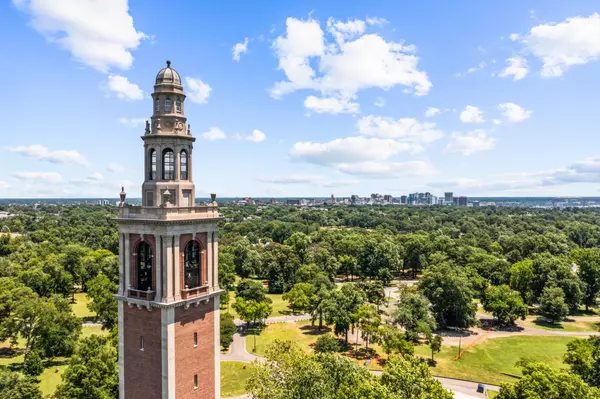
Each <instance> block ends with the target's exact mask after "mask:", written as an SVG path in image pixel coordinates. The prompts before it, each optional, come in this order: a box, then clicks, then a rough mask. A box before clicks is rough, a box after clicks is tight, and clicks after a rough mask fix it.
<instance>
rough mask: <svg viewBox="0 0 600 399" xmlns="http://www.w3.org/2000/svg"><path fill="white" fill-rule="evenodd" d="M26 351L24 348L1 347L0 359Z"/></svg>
mask: <svg viewBox="0 0 600 399" xmlns="http://www.w3.org/2000/svg"><path fill="white" fill-rule="evenodd" d="M23 353H25V349H24V348H10V347H8V348H0V359H10V358H13V357H17V356H19V355H22V354H23Z"/></svg>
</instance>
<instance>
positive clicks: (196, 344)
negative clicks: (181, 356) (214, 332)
mask: <svg viewBox="0 0 600 399" xmlns="http://www.w3.org/2000/svg"><path fill="white" fill-rule="evenodd" d="M197 346H198V333H197V332H195V333H194V348H195V347H197Z"/></svg>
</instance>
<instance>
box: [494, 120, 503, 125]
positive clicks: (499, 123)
mask: <svg viewBox="0 0 600 399" xmlns="http://www.w3.org/2000/svg"><path fill="white" fill-rule="evenodd" d="M492 123H493V124H494V125H501V124H502V121H501V120H500V119H494V120H492Z"/></svg>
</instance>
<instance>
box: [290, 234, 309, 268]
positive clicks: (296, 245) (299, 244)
mask: <svg viewBox="0 0 600 399" xmlns="http://www.w3.org/2000/svg"><path fill="white" fill-rule="evenodd" d="M311 243H312V241H311V239H310V237H309V236H307V235H306V234H304V233H302V232H299V231H298V232H295V233H294V234H292V235H291V236H290V238H288V239H287V240H285V242H284V244H285V245H288V246H290V247H292V249H293V250H294V252H295V253H296V255H298V258H299V259H300V262H302V263H304V262H305V260H306V254H307V253H308V249H309V247H310V245H311Z"/></svg>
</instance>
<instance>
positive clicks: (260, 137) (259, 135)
mask: <svg viewBox="0 0 600 399" xmlns="http://www.w3.org/2000/svg"><path fill="white" fill-rule="evenodd" d="M234 138H235V139H237V140H247V141H252V142H254V143H260V142H263V141H265V140H266V139H267V136H266V135H265V134H264V133H263V132H261V131H260V130H258V129H254V130H253V131H252V133H251V134H249V135H246V136H244V135H241V134H237V135H235V136H234Z"/></svg>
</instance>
